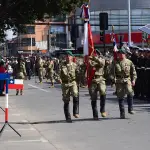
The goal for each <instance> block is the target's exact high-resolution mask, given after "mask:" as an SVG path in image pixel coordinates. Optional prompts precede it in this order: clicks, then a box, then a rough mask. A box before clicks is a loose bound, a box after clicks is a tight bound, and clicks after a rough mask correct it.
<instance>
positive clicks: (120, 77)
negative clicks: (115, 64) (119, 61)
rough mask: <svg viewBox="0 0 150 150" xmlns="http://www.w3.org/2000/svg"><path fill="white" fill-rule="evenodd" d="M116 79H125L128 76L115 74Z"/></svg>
mask: <svg viewBox="0 0 150 150" xmlns="http://www.w3.org/2000/svg"><path fill="white" fill-rule="evenodd" d="M116 78H117V79H127V78H130V76H116Z"/></svg>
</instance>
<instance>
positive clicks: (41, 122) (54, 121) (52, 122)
mask: <svg viewBox="0 0 150 150" xmlns="http://www.w3.org/2000/svg"><path fill="white" fill-rule="evenodd" d="M119 119H120V118H119V117H116V118H114V117H112V118H100V119H99V120H93V118H86V119H72V122H73V123H74V122H87V121H105V120H119ZM126 119H129V118H126ZM9 123H10V124H20V125H26V124H30V125H36V124H58V123H67V122H66V120H52V121H37V122H9ZM0 124H3V123H2V122H0Z"/></svg>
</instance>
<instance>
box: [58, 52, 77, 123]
mask: <svg viewBox="0 0 150 150" xmlns="http://www.w3.org/2000/svg"><path fill="white" fill-rule="evenodd" d="M77 74H78V71H77V65H76V64H75V63H73V62H72V56H70V55H69V53H67V56H66V61H65V62H63V63H62V64H61V66H60V79H61V85H62V98H63V102H64V114H65V117H66V121H67V122H72V121H71V115H70V111H69V102H70V96H71V95H72V96H73V116H74V117H75V118H79V99H78V87H77V82H76V80H77V79H76V78H77Z"/></svg>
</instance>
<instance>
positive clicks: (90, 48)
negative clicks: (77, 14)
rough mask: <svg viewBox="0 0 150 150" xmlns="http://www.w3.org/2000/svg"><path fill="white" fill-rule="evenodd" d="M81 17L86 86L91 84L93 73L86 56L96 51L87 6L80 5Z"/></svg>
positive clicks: (94, 53)
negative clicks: (82, 22) (82, 20)
mask: <svg viewBox="0 0 150 150" xmlns="http://www.w3.org/2000/svg"><path fill="white" fill-rule="evenodd" d="M81 8H82V13H81V14H82V15H81V16H82V17H81V18H82V19H84V44H83V53H84V56H85V61H86V64H87V81H88V87H90V85H91V81H92V79H93V77H94V75H95V70H94V68H91V67H90V65H89V60H88V59H87V56H93V55H96V51H95V49H94V43H93V36H92V31H91V25H90V23H89V19H90V15H89V6H88V5H82V7H81Z"/></svg>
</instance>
